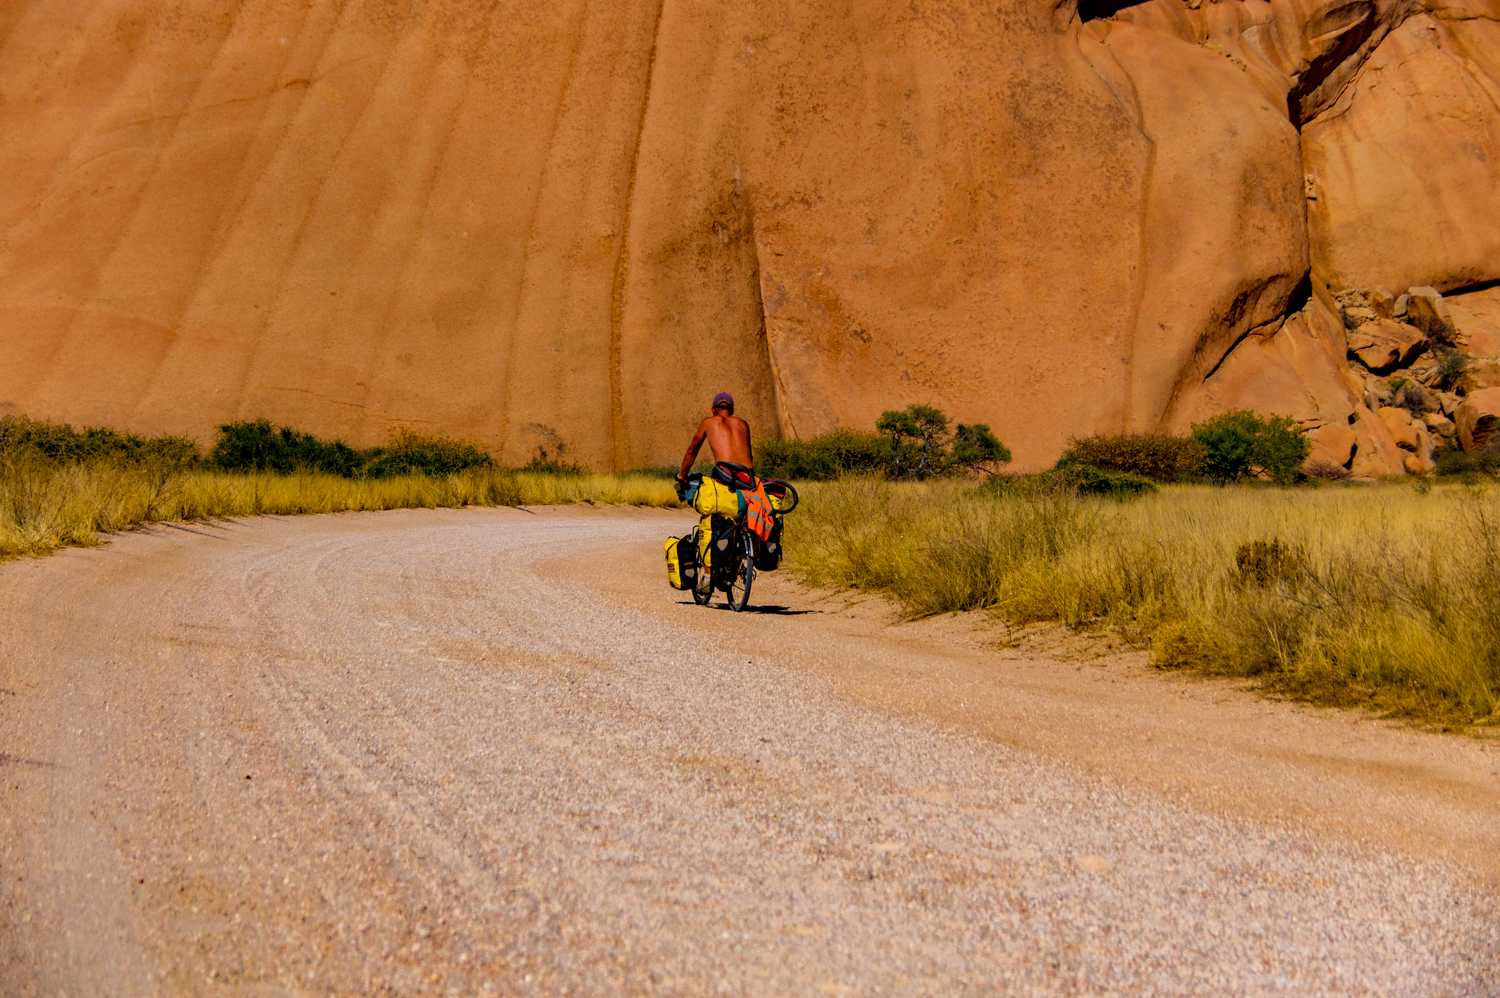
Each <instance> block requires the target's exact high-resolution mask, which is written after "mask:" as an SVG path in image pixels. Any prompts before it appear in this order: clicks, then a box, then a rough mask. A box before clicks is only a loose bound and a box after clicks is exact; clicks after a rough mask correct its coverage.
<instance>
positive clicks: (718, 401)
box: [713, 392, 734, 409]
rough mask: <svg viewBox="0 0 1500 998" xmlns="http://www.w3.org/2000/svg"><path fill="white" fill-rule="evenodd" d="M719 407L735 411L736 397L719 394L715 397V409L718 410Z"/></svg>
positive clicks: (723, 393) (724, 393) (726, 393)
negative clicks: (726, 407)
mask: <svg viewBox="0 0 1500 998" xmlns="http://www.w3.org/2000/svg"><path fill="white" fill-rule="evenodd" d="M719 406H728V407H729V408H731V409H733V408H734V396H733V395H731V394H729V393H728V392H720V393H719V394H717V395H715V396H714V404H713V408H715V409H717V408H719Z"/></svg>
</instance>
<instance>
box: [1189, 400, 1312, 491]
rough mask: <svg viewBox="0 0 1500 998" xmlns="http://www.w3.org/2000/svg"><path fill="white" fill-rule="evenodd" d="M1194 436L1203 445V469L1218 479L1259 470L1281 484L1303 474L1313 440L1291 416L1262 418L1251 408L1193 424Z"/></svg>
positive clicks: (1238, 476) (1233, 479)
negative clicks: (1303, 465)
mask: <svg viewBox="0 0 1500 998" xmlns="http://www.w3.org/2000/svg"><path fill="white" fill-rule="evenodd" d="M1193 439H1194V440H1196V441H1198V442H1199V443H1200V444H1202V445H1203V449H1204V452H1205V458H1204V462H1203V469H1204V471H1205V472H1206V473H1207V475H1208V477H1209V478H1211V479H1213V480H1214V481H1217V482H1233V481H1239V480H1240V479H1241V478H1243V477H1244V476H1245V475H1247V474H1250V473H1251V472H1252V471H1255V470H1259V471H1262V472H1264V473H1265V474H1266V475H1268V476H1269V477H1270V478H1271V479H1272V480H1273V481H1275V482H1277V483H1278V484H1282V485H1287V484H1290V483H1292V482H1294V481H1296V480H1297V479H1298V478H1299V477H1301V475H1302V462H1303V461H1305V460H1307V455H1308V454H1310V453H1312V441H1311V440H1309V439H1308V438H1307V434H1306V433H1304V432H1302V428H1301V427H1299V426H1298V425H1297V423H1296V421H1295V420H1293V419H1292V418H1291V417H1289V416H1272V417H1271V418H1270V419H1262V418H1261V417H1260V416H1257V415H1256V414H1255V413H1253V412H1251V411H1250V410H1249V409H1235V410H1232V411H1230V412H1221V413H1219V414H1218V415H1217V416H1213V417H1212V418H1210V419H1207V420H1205V421H1203V422H1201V423H1194V424H1193Z"/></svg>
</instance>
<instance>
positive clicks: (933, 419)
mask: <svg viewBox="0 0 1500 998" xmlns="http://www.w3.org/2000/svg"><path fill="white" fill-rule="evenodd" d="M906 412H907V414H908V415H909V416H911V419H912V422H913V423H914V424H916V427H917V433H916V435H917V437H918V438H919V439H920V440H921V442H922V456H921V457H920V458H919V459H918V460H917V467H916V472H917V477H918V478H928V477H930V476H932V475H935V474H937V473H938V472H939V471H941V470H942V468H943V463H944V462H943V459H944V458H945V457H946V454H945V452H944V447H945V445H946V444H947V442H948V417H947V416H946V415H945V414H944V413H943V411H942V410H941V409H937V408H934V407H933V406H930V405H909V406H907V407H906Z"/></svg>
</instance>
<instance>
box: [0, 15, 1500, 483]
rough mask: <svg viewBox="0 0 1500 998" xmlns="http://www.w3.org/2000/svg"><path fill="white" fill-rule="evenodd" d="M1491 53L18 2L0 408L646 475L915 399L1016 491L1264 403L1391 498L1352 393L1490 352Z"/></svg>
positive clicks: (1356, 21) (1095, 23)
mask: <svg viewBox="0 0 1500 998" xmlns="http://www.w3.org/2000/svg"><path fill="white" fill-rule="evenodd" d="M1465 4H1466V5H1465ZM1080 12H1081V13H1080ZM1497 17H1500V0H1462V3H1461V5H1460V6H1442V7H1439V6H1436V5H1434V6H1432V7H1431V8H1430V9H1426V8H1423V7H1421V6H1419V5H1418V4H1416V3H1413V2H1410V0H1400V2H1395V0H1368V2H1360V3H1357V4H1347V3H1321V4H1320V3H1314V2H1311V0H1288V2H1287V3H1278V4H1265V3H1260V2H1253V0H1224V2H1204V3H1198V2H1196V0H1187V2H1183V0H1151V2H1149V3H1144V4H1139V5H1135V6H1129V7H1123V8H1122V7H1119V6H1118V5H1116V4H1103V5H1097V4H1094V5H1084V6H1082V7H1078V6H1076V5H1075V4H1073V3H1070V2H1064V3H1062V4H1061V5H1058V6H1053V5H1050V4H1035V3H1031V2H1027V0H1001V2H1000V3H998V4H996V3H993V2H986V3H980V2H978V0H955V2H952V3H946V4H943V5H941V6H939V7H929V6H928V5H923V4H915V5H905V6H902V5H891V6H886V7H882V6H879V5H875V6H873V7H872V6H869V5H865V6H859V5H856V6H854V7H851V6H850V5H848V4H843V3H834V2H831V0H808V2H806V3H801V4H796V5H790V6H784V7H778V8H774V9H761V8H758V7H754V5H749V6H747V5H734V4H726V3H723V2H722V0H713V2H710V0H650V2H645V3H639V4H626V3H610V2H604V3H599V2H585V0H559V2H557V3H553V4H547V5H542V6H536V5H514V4H506V3H501V4H478V3H474V2H472V0H243V2H241V0H180V2H179V0H174V2H171V3H167V2H164V0H78V2H76V3H71V4H57V3H55V2H52V0H13V2H11V3H9V4H7V5H6V6H5V9H4V10H3V11H0V45H3V56H4V57H3V59H0V96H3V101H0V128H3V129H4V132H5V134H6V136H7V138H8V141H7V142H6V143H5V144H4V145H3V146H0V168H3V170H4V173H5V176H6V177H7V184H6V185H5V186H4V188H3V189H0V233H3V237H0V352H3V357H4V363H0V411H25V412H28V413H29V414H31V415H33V416H38V417H55V418H61V419H67V420H70V421H73V422H75V423H77V422H83V423H89V422H98V423H108V424H112V425H115V426H119V427H122V428H130V429H137V430H148V431H160V430H171V431H174V432H188V433H193V434H197V435H200V436H202V435H206V434H208V433H209V432H211V430H212V428H213V426H214V425H215V424H216V423H219V422H222V421H225V420H228V419H232V418H237V417H255V416H266V417H270V418H273V419H276V420H278V421H283V422H289V423H293V424H296V425H298V426H301V427H303V428H305V429H309V430H314V431H317V432H319V433H324V434H330V435H342V436H344V437H346V438H348V439H349V440H350V441H351V442H355V443H361V444H363V443H371V442H378V441H379V440H381V439H383V438H384V437H385V435H386V434H387V433H388V432H389V431H390V430H391V429H393V428H397V427H403V426H406V427H414V428H419V429H437V430H441V431H444V432H447V433H452V434H456V435H460V436H466V437H469V438H472V439H474V440H476V441H477V442H479V443H481V444H483V445H484V446H486V447H488V448H490V449H491V450H492V451H494V452H495V453H496V454H497V455H498V456H500V457H501V458H502V459H505V460H524V459H526V458H527V457H529V456H531V454H532V453H534V451H535V450H536V448H538V447H544V448H546V449H547V450H548V451H549V453H554V454H555V453H557V451H558V450H559V449H560V448H561V449H562V450H563V452H564V454H565V455H566V456H567V458H568V459H570V460H576V461H580V462H582V463H585V464H591V465H596V466H614V467H628V466H633V465H638V464H643V463H660V462H664V461H669V460H674V459H675V458H676V456H677V455H679V454H680V450H681V447H682V445H683V443H684V442H685V438H686V434H687V432H688V430H689V429H690V428H691V426H692V424H693V423H694V422H695V421H696V418H697V417H698V416H699V414H700V412H701V410H702V408H703V406H704V404H705V400H706V399H707V398H709V397H710V396H711V395H712V394H713V392H715V391H718V390H720V389H728V390H730V391H732V392H734V393H735V395H736V396H737V398H738V399H740V401H741V412H742V414H744V415H747V416H749V417H750V418H751V419H752V422H753V423H754V424H755V426H756V428H757V431H758V432H760V433H762V434H768V435H778V434H790V435H798V436H806V435H811V434H815V433H819V432H823V431H825V430H829V429H833V428H835V427H838V426H854V427H868V426H870V425H871V424H872V423H873V420H874V418H875V416H876V415H877V414H878V413H879V412H880V411H881V410H882V409H885V408H890V407H895V406H900V405H904V404H906V403H909V402H932V403H935V404H937V405H940V406H942V407H943V408H944V409H946V410H947V411H948V412H949V413H950V414H951V415H953V416H955V417H957V418H960V419H963V420H965V421H979V422H986V423H989V424H990V425H991V426H992V427H994V429H995V430H996V431H997V433H998V434H999V435H1000V436H1001V438H1002V439H1004V440H1006V442H1007V443H1009V444H1010V446H1011V449H1012V450H1013V451H1014V452H1015V454H1016V456H1017V462H1016V464H1017V466H1018V467H1023V468H1024V467H1035V466H1038V465H1041V464H1045V463H1048V462H1050V461H1051V460H1053V459H1054V458H1055V457H1056V456H1057V455H1058V453H1060V452H1061V450H1062V449H1063V447H1064V446H1065V443H1066V441H1067V439H1068V438H1069V437H1072V436H1083V435H1087V434H1090V433H1094V432H1118V431H1122V430H1149V429H1156V428H1166V429H1185V428H1186V427H1187V426H1188V425H1189V424H1190V423H1191V422H1193V421H1194V420H1196V419H1200V418H1202V417H1203V416H1204V415H1206V414H1209V413H1212V412H1214V411H1219V410H1222V409H1223V408H1227V407H1240V406H1246V407H1250V408H1254V409H1257V410H1260V411H1262V412H1265V413H1268V414H1270V413H1275V414H1286V415H1291V416H1293V417H1294V418H1296V419H1298V420H1299V422H1301V423H1302V425H1304V426H1306V427H1308V428H1309V429H1310V430H1312V431H1314V434H1315V437H1316V439H1318V440H1319V441H1320V446H1323V449H1324V451H1326V454H1327V457H1328V458H1329V459H1330V460H1332V459H1336V458H1339V457H1340V455H1341V453H1342V452H1343V447H1342V442H1343V441H1344V440H1345V438H1346V437H1348V436H1349V435H1351V434H1352V435H1353V437H1354V442H1353V443H1351V444H1350V445H1349V448H1348V452H1347V455H1346V456H1344V457H1343V460H1342V461H1340V462H1339V466H1341V467H1342V466H1344V465H1348V470H1350V471H1351V473H1355V474H1361V473H1365V472H1369V473H1371V474H1375V475H1377V477H1378V476H1379V475H1383V474H1387V473H1390V474H1397V473H1400V468H1401V465H1402V462H1403V461H1404V460H1405V455H1410V454H1414V453H1417V452H1412V451H1403V450H1401V448H1400V447H1399V446H1397V442H1396V440H1395V438H1394V437H1393V436H1392V434H1391V432H1390V430H1389V427H1388V426H1387V425H1386V423H1385V422H1383V421H1382V420H1381V419H1380V418H1379V417H1378V416H1375V415H1374V410H1373V409H1371V408H1370V407H1369V406H1368V405H1367V399H1366V396H1367V395H1369V394H1370V392H1371V390H1372V389H1370V387H1369V383H1368V378H1369V377H1374V378H1377V379H1382V378H1392V377H1400V376H1403V375H1402V374H1401V372H1413V373H1411V375H1410V376H1411V377H1413V378H1415V377H1416V375H1415V373H1414V372H1415V371H1416V370H1417V369H1418V368H1420V367H1421V366H1422V365H1423V364H1429V365H1435V364H1436V362H1437V357H1438V353H1437V351H1438V350H1440V349H1441V348H1442V347H1443V346H1446V345H1447V344H1448V343H1449V342H1450V341H1452V342H1453V343H1454V344H1456V345H1457V346H1458V347H1460V348H1461V349H1465V350H1469V351H1473V350H1476V349H1483V350H1492V351H1493V352H1492V353H1490V354H1473V357H1474V359H1475V362H1476V365H1477V364H1478V363H1479V362H1480V361H1481V360H1483V359H1484V358H1485V357H1492V358H1493V357H1495V356H1496V354H1500V342H1496V337H1497V336H1500V333H1496V332H1495V326H1494V323H1495V318H1496V316H1495V314H1494V312H1492V311H1485V307H1487V306H1485V302H1488V301H1489V299H1484V301H1480V300H1479V299H1475V301H1474V303H1473V304H1474V306H1475V307H1474V308H1470V307H1469V305H1468V304H1466V303H1467V302H1468V299H1469V298H1471V297H1473V296H1472V295H1468V294H1465V295H1462V297H1456V296H1457V295H1458V294H1459V293H1460V292H1464V291H1466V290H1470V289H1473V288H1475V287H1477V286H1479V285H1481V284H1483V283H1485V282H1492V281H1496V280H1500V252H1497V248H1500V221H1497V220H1500V211H1493V210H1485V206H1487V205H1488V206H1494V205H1496V204H1497V199H1496V188H1495V184H1496V175H1495V172H1494V170H1493V167H1492V166H1491V165H1490V164H1493V163H1494V162H1500V139H1497V136H1500V119H1497V112H1496V105H1495V103H1494V101H1493V99H1491V98H1490V97H1488V96H1486V95H1487V94H1493V93H1496V92H1500V90H1497V84H1496V82H1495V81H1496V80H1500V72H1497V65H1496V53H1497V52H1500V44H1497V38H1496V36H1495V30H1496V27H1497V24H1500V21H1497ZM1425 287H1430V288H1433V289H1436V290H1435V291H1434V292H1433V293H1432V295H1431V296H1428V295H1426V294H1425V292H1423V291H1422V289H1423V288H1425ZM1381 288H1389V289H1393V290H1394V289H1401V290H1400V293H1383V292H1380V290H1379V289H1381ZM1350 289H1366V291H1367V293H1366V296H1365V299H1364V301H1363V302H1362V303H1360V304H1357V305H1355V304H1348V306H1347V308H1345V309H1343V310H1342V311H1341V305H1340V302H1339V301H1338V300H1337V299H1336V298H1335V295H1336V294H1338V293H1340V292H1344V291H1348V290H1350ZM1406 289H1410V290H1406ZM1438 292H1441V293H1442V294H1443V295H1444V296H1445V297H1443V298H1441V299H1439V298H1436V297H1435V296H1436V295H1437V293H1438ZM1445 303H1446V306H1447V309H1448V313H1449V314H1448V316H1447V319H1448V321H1447V322H1446V323H1445V322H1444V321H1443V318H1442V316H1441V315H1439V314H1438V313H1437V311H1436V308H1437V306H1438V305H1443V304H1445ZM1429 305H1432V306H1433V308H1432V309H1428V306H1429ZM1481 306H1484V307H1481ZM1353 308H1365V309H1368V310H1369V312H1370V314H1369V315H1368V316H1364V315H1357V316H1355V317H1356V318H1358V319H1360V320H1361V321H1359V322H1357V323H1355V327H1356V328H1355V329H1352V330H1351V329H1348V328H1346V326H1345V321H1346V319H1347V318H1348V317H1349V316H1350V315H1351V314H1353V313H1352V312H1351V311H1350V309H1353ZM1429 312H1430V313H1431V314H1429ZM1434 324H1436V325H1434ZM1366 327H1369V328H1368V329H1366ZM1361 330H1364V331H1363V332H1361ZM1356 334H1357V335H1356ZM1377 334H1379V335H1377ZM1351 336H1355V337H1356V338H1355V339H1352V340H1351V339H1350V337H1351ZM1413 336H1417V337H1419V339H1411V337H1413ZM1358 337H1368V339H1369V342H1368V343H1365V342H1364V341H1363V340H1362V339H1359V338H1358ZM1403 337H1404V338H1403ZM1355 343H1359V344H1360V345H1358V346H1353V344H1355ZM1351 348H1352V349H1353V356H1352V357H1351V354H1350V351H1351ZM1351 364H1353V367H1352V368H1351V366H1350V365H1351ZM1434 369H1435V368H1434ZM1477 370H1478V368H1477V367H1476V371H1477ZM1473 377H1475V378H1481V379H1482V377H1483V375H1482V374H1477V373H1476V374H1475V375H1473ZM1496 377H1497V383H1500V363H1497V367H1496ZM1424 383H1426V382H1424ZM1449 394H1452V393H1449ZM1039 399H1046V400H1066V403H1067V404H1066V405H1065V406H1063V405H1057V404H1055V402H1053V403H1052V404H1051V405H1050V408H1049V416H1048V418H1045V419H1037V418H1036V416H1035V413H1036V410H1037V405H1038V400H1039ZM1456 399H1457V396H1456V395H1455V396H1454V404H1453V405H1448V406H1447V408H1446V409H1445V410H1444V411H1445V412H1448V413H1450V414H1451V413H1452V412H1453V409H1454V406H1456V405H1457V401H1456ZM1372 401H1378V400H1372ZM1443 404H1444V405H1447V403H1443ZM1351 420H1352V422H1351ZM1423 425H1424V427H1426V424H1425V422H1424V424H1423ZM1361 427H1362V429H1361ZM1418 432H1419V433H1422V432H1432V431H1430V428H1424V429H1420V430H1419V431H1418ZM1455 432H1456V431H1455ZM1325 438H1326V440H1327V443H1326V445H1324V444H1322V443H1321V442H1322V441H1324V439H1325ZM1392 466H1394V467H1395V468H1396V470H1395V471H1391V470H1390V469H1391V467H1392Z"/></svg>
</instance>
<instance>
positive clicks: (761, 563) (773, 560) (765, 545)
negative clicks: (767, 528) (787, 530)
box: [753, 516, 781, 572]
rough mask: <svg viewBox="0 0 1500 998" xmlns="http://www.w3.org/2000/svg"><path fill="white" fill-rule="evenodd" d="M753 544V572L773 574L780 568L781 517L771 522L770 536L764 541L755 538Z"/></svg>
mask: <svg viewBox="0 0 1500 998" xmlns="http://www.w3.org/2000/svg"><path fill="white" fill-rule="evenodd" d="M753 543H754V544H755V570H756V571H757V572H774V571H776V569H778V568H780V567H781V517H779V516H778V517H775V518H774V519H772V521H771V536H769V537H767V538H766V539H765V540H761V539H760V538H759V537H756V538H755V539H754V541H753Z"/></svg>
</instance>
